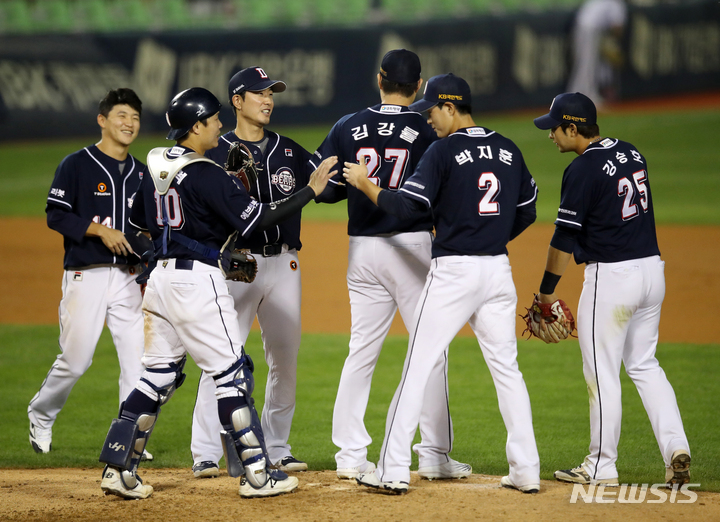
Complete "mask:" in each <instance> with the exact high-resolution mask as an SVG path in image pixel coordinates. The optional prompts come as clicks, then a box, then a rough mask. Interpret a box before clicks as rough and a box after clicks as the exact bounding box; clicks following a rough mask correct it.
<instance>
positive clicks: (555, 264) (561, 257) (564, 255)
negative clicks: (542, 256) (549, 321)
mask: <svg viewBox="0 0 720 522" xmlns="http://www.w3.org/2000/svg"><path fill="white" fill-rule="evenodd" d="M571 257H572V254H571V253H569V252H563V251H562V250H558V249H557V248H555V247H553V246H549V247H548V255H547V261H546V262H545V276H544V277H543V283H542V284H541V285H540V292H539V293H538V298H539V299H540V302H541V303H554V302H555V301H556V300H557V299H558V297H557V296H556V295H555V292H554V285H552V286H553V291H552V292H550V293H543V291H542V290H543V286H544V285H546V284H547V283H548V281H547V280H551V281H554V282H555V283H557V281H559V280H560V277H561V276H562V275H563V274H564V273H565V269H566V268H567V266H568V263H569V262H570V258H571ZM548 273H549V274H551V275H548ZM553 276H554V277H553Z"/></svg>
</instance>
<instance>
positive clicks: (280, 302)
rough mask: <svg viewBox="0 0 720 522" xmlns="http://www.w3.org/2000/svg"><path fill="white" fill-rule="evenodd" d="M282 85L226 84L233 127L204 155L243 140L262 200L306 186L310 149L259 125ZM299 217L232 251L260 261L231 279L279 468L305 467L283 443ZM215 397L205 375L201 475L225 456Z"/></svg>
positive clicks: (198, 431)
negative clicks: (247, 277) (257, 362)
mask: <svg viewBox="0 0 720 522" xmlns="http://www.w3.org/2000/svg"><path fill="white" fill-rule="evenodd" d="M285 88H286V85H285V83H284V82H281V81H276V80H271V79H270V78H269V77H268V75H267V74H266V73H265V71H264V70H263V69H262V68H260V67H248V68H246V69H243V70H242V71H240V72H238V73H237V74H235V75H234V76H233V77H232V78H231V79H230V82H229V85H228V91H229V92H228V96H229V99H230V105H231V107H232V108H233V111H234V112H235V117H236V126H235V129H233V130H231V131H230V132H228V133H226V134H224V135H223V136H221V137H220V140H219V145H218V146H217V147H215V148H214V149H212V150H209V151H208V152H207V154H206V156H207V157H208V158H210V159H212V160H214V161H215V162H216V163H218V164H219V165H224V164H225V161H226V158H227V155H228V150H229V149H230V146H231V145H233V144H234V143H238V142H240V143H242V144H244V145H245V146H247V147H248V149H249V150H250V152H251V153H252V154H253V157H254V159H255V160H256V166H257V167H258V171H259V177H258V179H257V184H256V185H255V186H254V187H251V192H252V196H253V197H254V198H255V199H257V200H258V201H260V202H261V203H273V202H275V201H279V200H281V199H284V198H287V197H288V196H290V195H292V194H294V193H296V192H297V191H299V190H300V189H302V188H303V187H305V186H306V185H307V182H308V178H309V176H310V174H311V170H310V168H309V163H308V160H309V159H310V153H309V152H307V151H306V150H305V149H303V148H302V147H301V146H300V145H298V144H297V143H295V142H294V141H292V140H291V139H289V138H286V137H284V136H280V135H279V134H276V133H274V132H270V131H268V130H265V128H264V127H265V126H266V125H267V124H268V123H270V116H271V115H272V111H273V107H274V101H273V94H274V93H276V92H283V91H284V90H285ZM300 217H301V212H300V211H298V212H297V213H296V214H294V215H292V216H290V217H289V218H288V219H287V220H285V221H283V222H281V223H278V224H277V225H275V226H273V227H271V228H268V229H265V230H256V231H255V232H253V233H252V234H251V235H249V236H248V237H247V238H245V237H241V238H238V241H237V242H236V244H235V246H236V248H241V249H247V250H249V251H250V252H251V253H252V254H253V255H254V257H255V258H256V259H257V262H258V275H257V277H256V279H255V281H254V282H252V283H250V284H247V283H242V282H235V281H228V287H229V289H230V295H231V296H232V297H233V299H234V301H235V310H236V311H237V314H238V321H239V325H240V333H241V339H242V341H243V343H244V342H245V341H246V340H247V336H248V334H249V333H250V327H251V326H252V323H253V319H254V318H255V316H256V315H257V318H258V322H259V323H260V328H261V330H262V339H263V348H264V350H265V360H266V361H267V364H268V369H269V370H268V377H267V385H266V387H265V404H264V406H263V410H262V416H261V419H262V420H261V422H262V428H263V433H264V434H265V444H266V446H267V450H268V454H269V455H270V461H271V462H272V463H273V465H275V466H276V467H277V468H278V469H281V470H283V471H305V470H307V464H306V463H305V462H302V461H300V460H298V459H296V458H295V457H293V455H292V453H291V452H290V445H289V444H288V438H289V436H290V428H291V425H292V418H293V413H294V412H295V384H296V381H297V378H296V374H297V356H298V350H299V348H300V295H301V292H300V287H301V286H300V262H299V260H298V254H297V252H298V250H300V248H301V247H302V244H301V243H300ZM214 392H215V386H214V384H213V381H212V379H211V378H210V377H209V376H208V375H207V374H204V373H203V374H202V376H201V377H200V385H199V387H198V396H197V401H196V402H195V410H194V412H193V432H192V446H191V448H192V453H193V460H194V465H193V473H194V475H195V476H196V477H198V478H202V477H216V476H218V474H219V469H218V465H217V462H218V461H219V460H220V457H222V455H223V451H222V446H221V444H220V438H219V437H218V435H217V434H218V432H219V431H220V421H219V420H218V417H217V408H216V407H215V397H214Z"/></svg>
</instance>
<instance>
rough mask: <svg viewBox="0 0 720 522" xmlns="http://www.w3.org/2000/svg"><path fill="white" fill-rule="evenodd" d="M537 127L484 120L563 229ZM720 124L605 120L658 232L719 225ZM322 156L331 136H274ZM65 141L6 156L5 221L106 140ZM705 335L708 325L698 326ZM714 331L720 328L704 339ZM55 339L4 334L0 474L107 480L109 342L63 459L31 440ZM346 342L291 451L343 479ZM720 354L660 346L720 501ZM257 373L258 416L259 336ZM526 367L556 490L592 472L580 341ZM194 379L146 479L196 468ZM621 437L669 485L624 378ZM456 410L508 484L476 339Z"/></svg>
mask: <svg viewBox="0 0 720 522" xmlns="http://www.w3.org/2000/svg"><path fill="white" fill-rule="evenodd" d="M532 116H533V115H532V114H526V115H513V116H495V115H493V116H492V117H488V118H482V117H481V118H478V122H479V123H481V124H483V125H486V126H488V127H490V128H492V129H495V130H497V131H498V132H501V133H502V134H504V135H506V136H508V137H510V138H512V139H513V140H514V141H515V142H516V143H517V144H518V145H519V146H520V148H521V150H523V152H524V155H525V159H526V162H527V164H528V167H529V168H530V171H531V172H532V173H533V175H534V176H535V178H536V180H537V182H538V185H539V187H540V189H541V196H540V199H539V204H538V215H539V220H540V221H545V222H551V221H553V220H554V217H555V212H556V209H557V204H558V201H559V190H560V180H561V174H562V171H563V169H564V168H565V166H566V165H567V164H568V163H569V162H570V161H571V160H572V157H571V156H569V155H561V154H559V153H558V152H557V150H556V149H555V147H554V145H553V144H552V143H551V142H550V141H549V140H548V139H547V137H546V133H545V132H543V131H539V130H537V129H536V128H535V127H534V126H533V125H532V121H531V120H532ZM718 123H720V111H718V110H713V111H693V112H687V113H681V112H667V113H665V112H663V113H658V114H641V113H637V114H635V113H633V114H625V115H606V116H603V117H602V118H601V124H602V127H601V130H602V133H603V135H611V136H615V137H620V138H622V139H624V140H626V141H630V142H632V143H634V144H635V145H636V146H637V147H638V148H639V150H640V151H641V152H642V153H643V154H644V155H645V156H646V157H647V158H648V161H649V165H650V179H651V183H652V189H653V195H654V199H655V206H656V216H657V220H658V222H660V223H672V224H688V225H691V224H708V225H718V224H720V212H718V210H717V209H718V189H717V187H718V183H717V173H718V167H717V152H716V151H717V149H715V144H714V139H713V138H712V136H713V135H714V134H713V133H712V129H714V128H716V127H717V124H718ZM275 130H277V131H278V132H281V133H283V134H286V135H289V136H291V137H293V138H294V139H296V141H298V142H299V143H301V144H302V145H303V146H304V147H306V148H307V149H308V150H314V149H315V147H317V145H319V143H320V142H321V141H322V139H323V137H324V136H325V134H326V133H327V131H328V130H329V126H319V127H310V128H302V129H301V128H282V129H281V128H276V129H275ZM97 139H98V138H97V137H90V138H87V139H80V140H57V141H48V142H38V143H4V144H0V216H31V217H42V216H44V206H45V198H46V196H47V190H48V188H49V185H50V182H51V180H52V176H53V173H54V171H55V168H56V166H57V164H58V163H59V161H60V160H61V159H62V158H63V157H64V156H65V155H67V154H68V153H70V152H73V151H74V150H77V149H78V148H80V147H82V146H85V145H87V144H90V143H93V142H94V141H97ZM168 143H169V142H166V141H165V140H164V139H162V136H142V135H141V138H139V139H138V140H137V142H136V143H135V144H134V145H133V148H132V150H131V151H132V153H133V154H135V155H136V156H138V157H140V158H143V157H144V156H145V154H146V153H147V151H148V150H149V149H150V148H153V147H157V146H166V145H167V144H168ZM305 216H306V218H307V219H314V220H340V221H342V220H345V219H346V211H345V207H344V206H343V205H342V204H339V205H310V206H309V207H308V208H307V210H306V211H305ZM701 327H702V326H701ZM705 327H709V326H705ZM57 335H58V329H57V327H56V326H37V327H33V326H14V325H0V346H1V347H2V349H0V397H2V399H3V400H2V401H1V402H0V415H2V419H3V421H2V425H3V427H4V429H3V430H0V468H2V467H18V468H33V467H99V466H100V464H99V463H98V461H97V458H98V455H99V449H100V446H101V445H102V442H103V440H104V436H105V434H106V432H107V429H108V427H109V425H110V421H111V419H112V418H114V417H115V416H116V414H117V406H118V403H117V377H118V369H117V358H116V356H115V353H114V348H113V346H112V342H111V340H110V336H109V334H108V332H107V331H105V332H104V334H103V337H102V338H101V341H100V344H99V345H98V349H97V352H96V355H95V359H94V364H93V366H92V367H91V368H90V370H89V371H88V372H87V373H86V374H85V375H84V376H83V378H82V379H80V381H79V382H78V384H77V385H76V387H75V389H74V390H73V393H72V394H71V396H70V399H69V400H68V403H67V405H66V406H65V408H64V409H63V411H62V412H61V414H60V416H59V417H58V420H57V422H56V424H55V426H54V437H53V451H52V453H50V454H49V455H36V454H35V453H34V452H33V451H32V450H31V448H30V445H29V443H28V439H27V424H28V423H27V416H26V408H27V404H28V402H29V401H30V399H31V398H32V396H33V394H34V393H35V392H36V391H37V389H38V387H39V386H40V384H41V383H42V381H43V379H44V376H45V374H46V372H47V371H48V369H49V368H50V365H51V364H52V361H53V358H54V357H55V356H56V355H57V353H58V348H57ZM348 339H349V334H348V335H309V334H306V335H304V336H303V344H302V348H301V353H300V359H299V367H298V399H297V404H298V406H297V411H296V414H295V420H294V424H293V431H292V436H291V440H290V443H291V444H292V446H293V452H294V453H295V454H296V455H297V456H298V457H300V458H302V459H304V460H307V461H308V463H309V465H310V467H311V469H316V470H319V469H334V467H335V463H334V458H333V456H334V453H335V452H336V451H337V449H336V448H335V447H334V446H333V444H332V442H331V438H330V435H331V418H332V408H333V402H334V399H335V392H336V390H337V383H338V380H339V377H340V371H341V368H342V364H343V361H344V358H345V356H346V354H347V343H348ZM406 343H407V338H406V337H390V338H388V339H387V341H386V343H385V349H384V351H383V354H382V356H381V359H380V362H379V364H378V366H377V370H376V373H375V377H374V380H373V390H372V393H371V397H370V403H369V408H368V412H367V415H366V422H367V425H368V429H369V431H370V434H371V435H372V437H373V443H372V445H371V447H370V448H369V457H370V458H371V459H376V458H377V456H378V453H379V450H380V444H381V442H382V435H383V430H384V423H385V415H386V412H387V407H388V405H389V402H390V398H391V397H392V394H393V392H394V389H395V386H396V384H397V382H398V380H399V377H400V371H401V368H402V361H403V359H404V353H405V350H406ZM719 348H720V345H704V346H701V345H687V344H663V345H661V346H659V348H658V358H659V359H660V362H661V364H662V365H663V367H664V369H665V371H666V373H667V374H668V377H669V379H670V381H671V383H672V384H673V386H674V388H675V390H676V393H677V397H678V402H679V404H680V410H681V412H682V415H683V419H684V422H685V428H686V431H687V435H688V438H689V440H690V444H691V449H692V452H693V467H692V474H693V475H692V476H693V482H694V483H700V484H702V486H701V488H700V489H703V490H709V491H720V418H718V415H717V404H716V402H717V401H716V397H718V396H719V395H720V384H719V381H718V379H717V376H716V373H717V372H716V368H718V365H719V364H720V351H719ZM247 349H248V352H249V353H250V354H251V355H253V357H254V359H255V360H256V361H257V364H256V384H257V386H256V392H255V397H256V398H257V403H258V406H259V407H261V405H262V401H263V395H264V387H265V376H266V372H267V366H266V365H265V364H264V363H263V362H261V361H262V359H263V356H262V348H261V342H260V338H259V334H258V333H257V332H253V333H252V334H251V336H250V339H249V341H248V345H247ZM519 350H520V353H519V362H520V368H521V370H522V371H523V373H524V375H525V378H526V382H527V385H528V389H529V392H530V398H531V401H532V404H533V414H534V422H535V433H536V437H537V442H538V448H539V451H540V458H541V476H542V478H544V479H550V478H552V472H553V471H554V470H555V469H558V468H567V467H574V466H576V465H578V464H580V462H581V461H582V459H583V457H584V456H585V454H586V452H587V446H588V442H589V423H588V406H587V392H586V389H585V383H584V380H583V377H582V365H581V359H580V353H579V348H578V346H577V343H576V342H575V341H568V342H565V343H562V344H561V345H558V346H552V347H546V346H545V345H543V344H542V343H539V342H534V341H527V342H520V344H519ZM187 371H188V379H187V381H186V384H185V385H184V387H183V388H181V389H180V390H179V391H178V392H177V393H176V394H175V396H174V398H173V400H172V401H171V402H170V403H169V404H167V405H166V406H165V407H164V408H163V412H162V415H161V416H160V420H159V422H158V425H157V428H156V429H155V431H154V433H153V436H152V439H151V442H150V447H149V449H150V451H151V452H152V453H154V455H155V457H156V460H155V462H153V463H148V464H144V466H145V465H147V466H149V467H187V468H188V473H189V467H190V466H191V465H192V459H191V456H190V415H191V411H192V407H193V404H194V399H195V387H196V385H197V380H198V375H199V370H198V369H197V367H196V366H195V365H194V364H193V363H192V362H189V364H188V367H187ZM622 383H623V391H624V394H623V426H622V436H621V441H620V459H619V461H618V469H619V472H620V479H621V481H626V482H633V483H655V482H661V481H663V479H664V475H663V469H662V460H661V457H660V453H659V450H658V448H657V444H656V442H655V438H654V436H653V434H652V431H651V428H650V424H649V421H648V419H647V415H646V413H645V411H644V409H643V407H642V403H641V401H640V399H639V396H638V394H637V391H636V390H635V388H634V386H633V385H632V383H631V382H630V381H629V379H628V378H627V376H625V375H624V374H623V376H622ZM450 393H451V409H452V413H453V420H454V424H455V435H456V440H455V449H454V451H453V456H454V457H455V458H456V459H459V460H461V461H465V462H469V463H471V464H472V465H473V468H474V470H475V472H478V473H484V474H492V475H502V474H505V473H506V472H507V461H506V457H505V450H504V444H505V438H506V432H505V429H504V426H503V424H502V420H501V418H500V414H499V410H498V407H497V398H496V395H495V391H494V387H493V384H492V381H491V379H490V376H489V372H488V370H487V367H486V365H485V363H484V361H483V359H482V356H481V355H480V352H479V349H478V347H477V343H476V341H475V340H474V339H468V338H457V339H456V340H455V341H454V342H453V344H452V346H451V351H450Z"/></svg>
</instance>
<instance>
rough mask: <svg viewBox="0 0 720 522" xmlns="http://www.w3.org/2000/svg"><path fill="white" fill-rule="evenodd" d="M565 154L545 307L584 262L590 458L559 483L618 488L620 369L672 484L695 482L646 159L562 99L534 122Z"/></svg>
mask: <svg viewBox="0 0 720 522" xmlns="http://www.w3.org/2000/svg"><path fill="white" fill-rule="evenodd" d="M535 125H536V126H537V127H538V128H539V129H544V130H547V129H549V130H550V135H549V138H550V139H551V140H553V142H554V143H555V145H556V146H557V148H558V150H559V151H560V152H574V153H575V154H577V155H578V157H577V158H575V159H574V160H573V161H572V163H571V164H570V165H569V166H568V167H567V168H566V169H565V173H564V174H563V180H562V189H561V194H560V208H559V209H558V217H557V220H556V221H555V234H554V235H553V238H552V240H551V241H550V247H549V249H548V257H547V263H546V266H545V275H544V277H543V279H542V283H541V285H540V294H539V298H540V301H541V302H545V303H552V302H554V301H555V300H556V299H557V297H556V296H555V286H556V285H557V283H558V281H559V280H560V277H561V276H562V275H563V273H564V271H565V269H566V267H567V265H568V263H569V261H570V257H571V256H573V255H574V256H575V261H576V262H577V263H578V264H581V263H582V264H585V283H584V284H583V290H582V294H581V296H580V302H579V303H578V314H577V316H578V323H577V329H578V339H579V341H580V349H581V351H582V357H583V373H584V375H585V381H586V382H587V386H588V392H589V396H590V454H589V455H588V456H587V457H586V458H585V461H584V462H583V463H582V464H581V465H580V466H578V467H576V468H573V469H568V470H559V471H556V472H555V478H556V479H558V480H562V481H566V482H574V483H578V484H589V483H597V484H606V485H615V486H617V485H618V472H617V468H616V467H615V462H616V461H617V457H618V453H617V446H618V440H619V438H620V423H621V417H622V401H621V390H620V364H621V363H623V364H624V365H625V370H626V372H627V374H628V376H629V377H630V378H631V379H632V380H633V382H634V383H635V386H636V387H637V389H638V392H639V393H640V397H641V398H642V401H643V405H644V406H645V410H646V411H647V413H648V416H649V418H650V424H651V425H652V428H653V431H654V433H655V437H656V439H657V441H658V444H659V446H660V453H661V454H662V456H663V460H664V461H665V466H666V477H665V478H666V481H667V483H668V484H670V485H672V484H680V485H682V484H685V483H687V482H688V481H689V480H690V473H689V468H690V452H689V447H690V446H689V444H688V440H687V437H686V436H685V431H684V429H683V423H682V419H681V418H680V411H679V409H678V405H677V401H676V399H675V392H674V391H673V388H672V386H671V385H670V383H669V382H668V380H667V377H666V376H665V372H663V370H662V368H661V367H660V364H659V363H658V361H657V359H656V358H655V349H656V346H657V342H658V326H659V324H660V308H661V306H662V301H663V298H664V296H665V275H664V266H665V263H664V262H663V261H662V259H660V250H659V248H658V243H657V236H656V234H655V217H654V214H653V202H652V197H651V192H650V180H649V177H648V167H647V162H646V161H645V158H644V157H643V155H642V154H640V152H638V150H637V148H635V147H634V146H633V145H631V144H630V143H627V142H624V141H620V140H618V139H614V138H602V137H601V136H600V129H599V127H598V125H597V113H596V109H595V105H594V104H593V102H592V101H591V100H590V98H588V97H587V96H585V95H584V94H581V93H577V92H576V93H565V94H560V95H558V96H557V97H555V99H554V100H553V103H552V105H551V106H550V112H549V113H548V114H546V115H544V116H541V117H539V118H536V119H535Z"/></svg>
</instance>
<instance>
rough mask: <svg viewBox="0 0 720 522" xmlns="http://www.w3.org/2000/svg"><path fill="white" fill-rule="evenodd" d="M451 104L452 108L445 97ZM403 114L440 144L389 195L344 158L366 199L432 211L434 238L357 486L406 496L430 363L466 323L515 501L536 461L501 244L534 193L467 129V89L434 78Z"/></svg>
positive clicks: (401, 211)
mask: <svg viewBox="0 0 720 522" xmlns="http://www.w3.org/2000/svg"><path fill="white" fill-rule="evenodd" d="M449 100H451V101H449ZM410 109H411V110H417V111H420V112H423V111H429V116H428V123H430V125H432V127H433V128H434V129H435V131H436V132H437V135H438V136H439V137H440V138H443V139H441V140H440V141H437V142H435V143H433V144H432V145H431V146H430V148H428V150H427V152H426V153H425V155H424V156H423V157H422V159H421V160H420V163H419V164H418V166H417V168H416V169H415V172H414V173H413V174H412V176H410V177H409V178H408V179H407V181H405V182H404V183H403V184H402V186H401V188H400V190H399V191H390V190H385V189H383V188H381V187H378V186H377V185H375V184H373V183H372V182H371V180H370V179H368V177H367V168H366V166H365V165H363V164H362V162H361V164H360V165H358V164H357V163H353V162H346V163H345V168H344V175H345V178H346V179H347V180H348V182H349V183H350V184H352V185H353V186H355V187H357V188H358V189H360V190H361V191H362V192H363V193H364V194H366V195H367V196H368V198H369V199H370V201H372V202H373V203H374V204H376V205H378V206H379V207H380V208H381V209H383V210H385V211H386V212H388V213H390V214H392V215H394V216H397V217H398V218H400V219H407V218H409V217H411V216H416V215H422V214H424V213H426V212H427V210H428V209H431V210H432V215H433V219H434V225H435V233H436V238H435V241H434V243H433V245H432V265H431V267H430V272H429V273H428V275H427V280H426V282H425V286H424V288H423V290H422V293H421V295H420V298H419V300H418V303H417V307H416V309H415V313H414V316H413V321H414V322H415V324H416V326H415V327H414V328H413V329H412V330H411V331H410V341H409V345H408V352H407V357H406V359H405V367H404V368H403V376H402V379H401V381H400V385H399V386H398V388H397V391H396V392H395V396H394V397H393V400H392V403H391V404H390V409H389V411H388V416H387V422H386V425H385V440H384V441H383V446H382V450H381V451H380V460H379V461H378V465H377V469H376V470H375V471H374V472H370V473H361V474H360V475H358V477H357V482H358V483H359V484H362V485H364V486H369V487H373V488H377V489H381V490H386V491H389V492H395V493H405V492H407V490H408V484H409V482H410V462H411V458H410V457H411V454H410V445H411V444H412V440H413V438H414V436H415V430H416V429H417V425H418V422H419V421H420V419H421V417H422V415H423V411H422V410H423V402H422V400H421V399H422V398H423V397H425V400H427V397H428V388H429V382H430V379H431V373H432V368H433V363H434V361H437V360H438V359H440V360H446V359H447V354H446V350H447V348H446V347H447V346H448V344H449V343H450V341H452V339H453V338H454V337H455V335H456V334H457V333H458V332H459V331H460V329H461V328H462V327H463V325H464V324H465V323H467V322H469V323H470V326H471V328H472V329H473V331H474V332H475V335H476V336H477V339H478V342H479V343H480V348H481V350H482V353H483V356H484V357H485V362H486V363H487V365H488V368H489V369H490V374H491V375H492V378H493V381H494V382H495V388H496V390H497V395H498V404H499V407H500V413H501V414H502V417H503V421H504V422H505V427H506V428H507V431H508V437H507V444H506V451H507V458H508V463H509V465H510V473H509V474H508V476H505V477H503V478H502V480H501V485H503V486H505V487H510V488H516V489H519V490H520V491H522V492H524V493H537V492H538V491H539V489H540V460H539V457H538V452H537V447H536V445H535V436H534V433H533V426H532V413H531V411H530V398H529V397H528V392H527V388H526V387H525V382H524V380H523V377H522V374H521V373H520V370H519V369H518V364H517V342H516V338H515V321H516V313H517V312H516V305H517V295H516V292H515V286H514V284H513V280H512V274H511V269H510V263H509V261H508V256H507V248H506V245H507V243H508V241H510V240H512V239H513V238H515V237H517V236H518V235H519V234H520V233H521V232H522V231H523V230H525V228H527V227H528V226H529V225H530V224H531V223H532V222H533V221H534V220H535V202H536V200H537V187H536V185H535V181H534V180H533V178H532V176H531V175H530V172H529V171H528V169H527V167H526V166H525V161H524V160H523V156H522V153H521V152H520V150H519V149H518V148H517V146H516V145H515V144H514V143H513V142H512V141H510V140H509V139H507V138H505V137H503V136H501V135H499V134H498V133H496V132H494V131H491V130H489V129H486V128H484V127H478V126H476V125H475V122H474V120H473V117H472V105H471V93H470V87H469V86H468V84H467V82H465V80H463V79H462V78H459V77H456V76H454V75H453V74H445V75H440V76H434V77H433V78H431V79H430V80H429V81H428V83H427V87H426V89H425V94H424V96H423V99H422V100H420V101H418V102H416V103H414V104H412V105H411V106H410Z"/></svg>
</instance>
